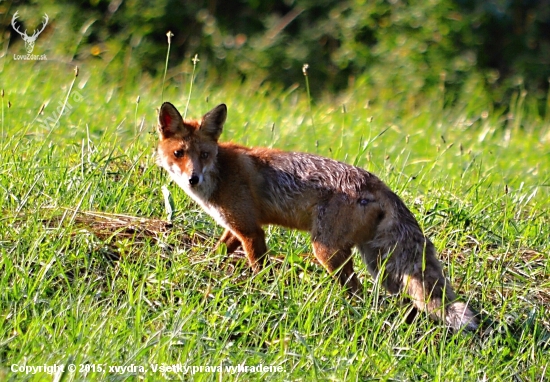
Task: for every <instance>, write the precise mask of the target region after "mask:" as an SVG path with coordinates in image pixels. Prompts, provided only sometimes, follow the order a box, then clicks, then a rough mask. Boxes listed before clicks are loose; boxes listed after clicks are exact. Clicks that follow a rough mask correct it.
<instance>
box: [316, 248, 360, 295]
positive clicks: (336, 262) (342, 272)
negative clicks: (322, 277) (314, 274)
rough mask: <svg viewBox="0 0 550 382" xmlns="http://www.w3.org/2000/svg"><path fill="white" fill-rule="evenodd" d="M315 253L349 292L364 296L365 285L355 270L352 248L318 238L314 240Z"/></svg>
mask: <svg viewBox="0 0 550 382" xmlns="http://www.w3.org/2000/svg"><path fill="white" fill-rule="evenodd" d="M312 246H313V253H314V254H315V257H316V258H317V260H319V262H320V263H321V264H323V266H324V267H325V269H326V270H327V271H328V272H329V273H330V274H331V275H333V276H335V278H336V279H338V281H339V282H340V284H341V285H342V286H343V287H345V288H347V289H348V290H349V292H350V293H351V294H352V295H354V296H357V297H360V298H361V297H362V291H363V287H362V285H361V281H359V278H358V277H357V275H356V274H355V272H354V271H353V260H352V257H351V256H352V253H351V248H345V249H342V248H338V247H337V246H332V245H327V244H326V243H323V242H321V241H318V240H315V239H314V240H313V243H312Z"/></svg>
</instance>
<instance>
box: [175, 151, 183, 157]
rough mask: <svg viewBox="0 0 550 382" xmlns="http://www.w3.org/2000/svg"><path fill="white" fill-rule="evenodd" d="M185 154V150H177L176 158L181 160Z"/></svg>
mask: <svg viewBox="0 0 550 382" xmlns="http://www.w3.org/2000/svg"><path fill="white" fill-rule="evenodd" d="M184 153H185V152H184V151H183V150H176V151H174V156H175V157H176V158H181V157H183V154H184Z"/></svg>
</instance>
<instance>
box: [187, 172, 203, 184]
mask: <svg viewBox="0 0 550 382" xmlns="http://www.w3.org/2000/svg"><path fill="white" fill-rule="evenodd" d="M199 181H200V178H199V176H198V175H197V174H191V177H190V178H189V184H190V185H191V186H196V185H197V184H199Z"/></svg>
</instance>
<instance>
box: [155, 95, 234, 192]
mask: <svg viewBox="0 0 550 382" xmlns="http://www.w3.org/2000/svg"><path fill="white" fill-rule="evenodd" d="M226 117H227V107H226V106H225V104H221V105H218V106H216V107H215V108H214V109H212V110H210V111H209V112H208V113H206V114H205V115H204V116H203V117H202V118H201V119H200V120H184V119H183V118H182V116H181V114H180V113H179V111H178V110H177V109H176V108H175V107H174V105H172V104H171V103H169V102H165V103H163V104H162V106H161V108H160V112H159V124H158V132H159V145H158V150H157V162H158V164H159V165H160V166H162V167H163V168H164V169H166V171H168V173H169V174H170V176H171V177H172V179H174V181H175V182H176V183H177V184H178V185H179V186H180V187H182V188H183V189H184V190H186V191H190V192H191V193H192V194H203V195H204V194H207V193H208V191H209V187H211V183H212V182H211V180H210V177H211V176H213V175H214V173H215V171H216V166H215V164H216V156H217V155H218V138H219V137H220V134H221V133H222V129H223V124H224V122H225V119H226ZM210 191H211V190H210Z"/></svg>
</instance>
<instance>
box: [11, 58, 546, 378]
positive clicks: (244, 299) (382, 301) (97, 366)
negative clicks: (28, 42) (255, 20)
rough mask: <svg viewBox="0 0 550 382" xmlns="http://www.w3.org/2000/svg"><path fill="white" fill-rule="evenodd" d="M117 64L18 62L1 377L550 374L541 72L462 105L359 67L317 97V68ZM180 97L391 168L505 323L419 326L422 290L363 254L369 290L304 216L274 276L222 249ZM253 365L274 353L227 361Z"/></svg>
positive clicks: (400, 188)
mask: <svg viewBox="0 0 550 382" xmlns="http://www.w3.org/2000/svg"><path fill="white" fill-rule="evenodd" d="M200 65H201V63H199V69H200ZM187 68H189V66H187ZM107 73H108V72H107V70H106V68H105V67H104V66H102V65H98V64H94V63H92V62H89V63H85V64H82V65H81V66H80V67H79V72H78V76H75V72H74V67H73V66H70V65H65V64H62V63H59V62H55V61H54V60H49V61H44V62H28V61H27V62H23V61H13V60H11V59H9V60H8V59H4V62H3V63H2V73H1V74H0V87H1V88H2V89H3V90H2V99H1V102H2V104H1V107H2V121H1V124H2V125H1V129H2V130H1V141H0V143H1V145H0V158H1V159H0V163H1V166H0V169H1V170H0V193H1V200H2V207H1V210H2V214H1V218H0V380H9V381H49V380H52V379H53V380H56V381H84V380H85V381H100V380H109V381H126V380H129V381H134V380H136V381H137V380H145V381H156V380H163V379H173V380H194V381H217V380H224V381H233V380H235V381H236V380H251V381H254V380H270V381H271V380H273V381H278V380H280V381H288V380H292V381H311V380H319V381H327V380H329V381H340V380H350V381H355V380H357V381H366V380H383V381H394V380H400V381H401V380H409V381H417V380H418V381H420V380H437V381H463V380H483V381H496V380H518V381H544V380H546V379H548V377H549V375H550V368H549V366H550V308H549V307H550V261H549V253H550V241H549V239H548V238H549V237H550V213H549V210H548V207H549V206H550V191H549V185H550V171H549V169H550V112H549V111H548V110H543V111H542V112H540V111H539V108H537V107H536V106H535V104H534V103H533V102H530V98H529V94H527V92H526V91H525V90H524V89H523V88H522V86H521V84H519V85H518V87H517V89H515V93H514V95H513V96H512V97H511V100H510V103H509V105H507V106H509V108H507V109H506V111H504V108H501V109H498V108H495V107H493V106H492V104H491V102H490V99H488V97H487V95H486V93H485V92H483V91H482V90H481V88H480V87H479V86H477V84H476V81H475V79H472V80H471V81H470V83H469V84H467V85H466V86H465V88H464V91H463V93H461V94H460V95H459V96H457V97H456V99H454V100H453V101H452V102H449V101H448V100H447V98H446V93H445V86H444V84H442V86H440V87H439V89H438V91H434V92H432V93H429V94H422V95H418V94H403V93H397V94H394V93H393V92H392V89H391V88H388V89H386V90H385V92H380V93H375V92H373V91H372V90H371V89H369V86H368V83H367V82H361V80H358V81H357V82H356V83H354V84H351V85H350V87H349V89H348V90H347V91H345V92H343V93H341V94H339V95H338V96H336V95H332V96H329V95H325V96H317V97H316V98H311V97H310V96H308V92H307V90H306V86H305V83H298V84H296V85H295V86H292V87H289V88H282V87H278V86H276V85H271V84H269V83H263V82H255V81H253V80H248V81H240V80H237V79H232V78H228V79H226V80H224V81H215V80H213V79H210V78H209V77H208V76H205V75H202V74H201V72H200V70H198V72H197V75H196V76H195V77H196V78H194V77H193V75H192V74H191V73H192V72H191V71H190V70H179V69H173V70H171V71H169V72H168V75H167V78H166V82H165V84H164V85H163V79H162V78H161V77H160V78H157V77H150V76H148V75H146V74H142V73H125V72H122V71H121V73H120V76H119V77H117V78H114V77H110V76H109V74H107ZM192 79H194V82H192ZM308 80H309V81H315V78H314V77H313V78H308ZM191 83H193V88H192V90H191V89H190V85H191ZM163 100H164V101H170V102H172V103H173V104H175V105H176V106H177V107H178V108H179V109H180V110H186V109H187V108H186V105H187V104H188V110H187V117H195V118H198V117H200V116H202V115H203V114H204V113H205V112H207V111H208V110H210V109H211V108H212V107H214V106H215V105H217V104H219V103H222V102H223V103H226V104H227V106H228V120H227V123H226V125H225V129H224V132H223V134H222V138H221V139H222V140H233V141H235V142H239V143H243V144H246V145H262V146H269V147H277V148H280V149H285V150H295V151H307V152H312V153H318V154H320V155H324V156H328V157H332V158H335V159H338V160H342V161H345V162H347V163H351V164H355V165H357V166H360V167H363V168H365V169H367V170H369V171H371V172H374V173H376V174H377V175H378V176H379V177H380V178H382V179H383V180H384V181H385V182H386V183H387V184H388V185H389V186H390V187H391V188H392V189H393V190H394V191H396V192H397V194H399V195H400V196H401V197H402V198H403V199H404V201H405V202H406V204H407V205H408V207H409V208H410V209H411V210H412V211H413V213H414V214H415V216H416V218H417V219H418V221H419V223H420V225H421V226H422V228H423V229H424V230H425V233H426V235H427V236H428V237H430V239H431V240H432V241H433V242H434V244H435V246H436V248H437V250H438V252H439V258H440V259H441V260H442V262H443V263H444V265H445V272H446V274H447V275H448V276H449V278H450V280H451V282H452V283H453V285H454V286H455V287H456V289H457V290H458V293H459V295H460V296H461V297H462V298H463V299H466V300H470V301H472V304H473V306H474V307H476V308H477V309H478V310H480V311H482V312H483V313H484V314H486V315H487V316H490V317H492V318H493V319H494V320H495V325H494V326H493V328H492V329H491V330H490V331H489V332H487V333H484V334H481V333H453V332H452V331H449V330H448V329H447V328H445V327H444V326H442V325H439V324H437V323H434V322H432V321H430V320H429V319H428V318H427V317H425V316H424V315H420V316H419V317H418V318H417V319H416V320H415V321H414V322H413V324H411V325H408V324H406V323H405V318H406V316H407V313H408V309H409V307H408V306H402V305H401V304H400V303H399V300H398V299H396V298H395V297H393V296H389V295H388V294H387V293H386V292H385V291H384V290H383V289H382V288H381V287H380V285H378V284H377V283H375V282H374V280H372V278H371V277H370V276H369V275H368V273H367V271H366V268H365V266H364V265H362V264H360V261H359V256H357V259H356V264H357V265H356V269H358V270H359V273H360V278H361V279H362V280H363V283H364V286H365V296H366V297H365V301H364V303H357V302H353V301H350V300H349V299H347V298H346V295H345V293H344V292H343V291H342V289H341V288H340V287H339V286H338V285H337V283H335V282H333V280H332V279H331V277H330V276H329V275H328V274H327V273H326V272H325V270H324V269H323V268H322V267H321V266H319V265H318V264H317V263H316V262H315V260H314V259H313V257H312V255H311V254H310V252H311V249H310V245H309V238H308V236H307V235H306V234H303V233H300V232H295V231H289V230H285V229H281V228H277V227H271V228H269V229H267V241H268V246H269V247H270V249H271V253H272V256H273V258H274V259H275V261H273V265H272V267H273V271H272V274H273V277H268V276H267V275H266V273H260V274H258V275H253V274H252V273H251V271H250V269H249V268H248V266H247V264H246V261H245V260H244V257H243V256H239V255H235V256H227V255H225V254H224V253H223V250H221V251H213V250H212V247H213V245H214V243H215V242H216V239H217V238H218V237H219V235H220V234H221V231H222V230H221V228H220V227H219V226H217V225H216V224H215V222H214V221H213V220H212V219H211V218H209V217H208V216H207V215H206V214H205V213H203V212H202V211H201V210H200V208H199V207H198V206H197V205H196V204H194V203H193V202H192V201H191V200H190V199H189V198H187V196H185V194H184V193H183V191H181V190H180V189H178V187H176V185H175V184H173V183H171V182H170V180H169V179H168V178H167V176H166V174H165V173H164V172H163V171H162V170H161V169H160V168H158V167H157V166H156V164H155V145H156V140H157V136H156V132H155V128H156V109H157V108H158V107H159V106H160V105H161V103H162V101H163ZM549 101H550V99H549ZM163 186H165V187H166V189H167V191H168V193H165V194H163V191H162V187H163ZM168 194H169V196H168ZM167 203H168V204H169V205H171V206H172V207H171V208H172V209H173V210H172V211H171V212H170V211H168V210H169V209H168V208H167V207H166V204H167ZM169 212H170V213H169ZM44 365H46V366H49V367H50V368H49V369H46V368H42V369H40V368H38V367H39V366H44ZM53 365H59V367H58V368H56V369H53ZM71 365H74V366H75V367H76V371H74V372H73V371H70V370H69V369H70V368H71V367H72V366H71ZM169 365H175V366H176V367H174V368H172V369H170V368H169V367H167V366H169ZM238 365H242V366H249V367H256V368H257V369H254V370H252V369H248V371H245V369H244V368H241V369H240V370H231V369H229V368H228V369H225V367H226V366H238ZM114 366H117V367H116V368H115V367H114ZM206 366H209V367H212V368H217V367H221V370H210V369H208V370H207V369H205V368H204V367H206ZM25 367H28V369H25ZM32 367H35V368H34V369H33V368H32ZM200 367H203V368H202V369H201V368H200ZM50 372H51V373H52V374H49V373H50Z"/></svg>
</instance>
